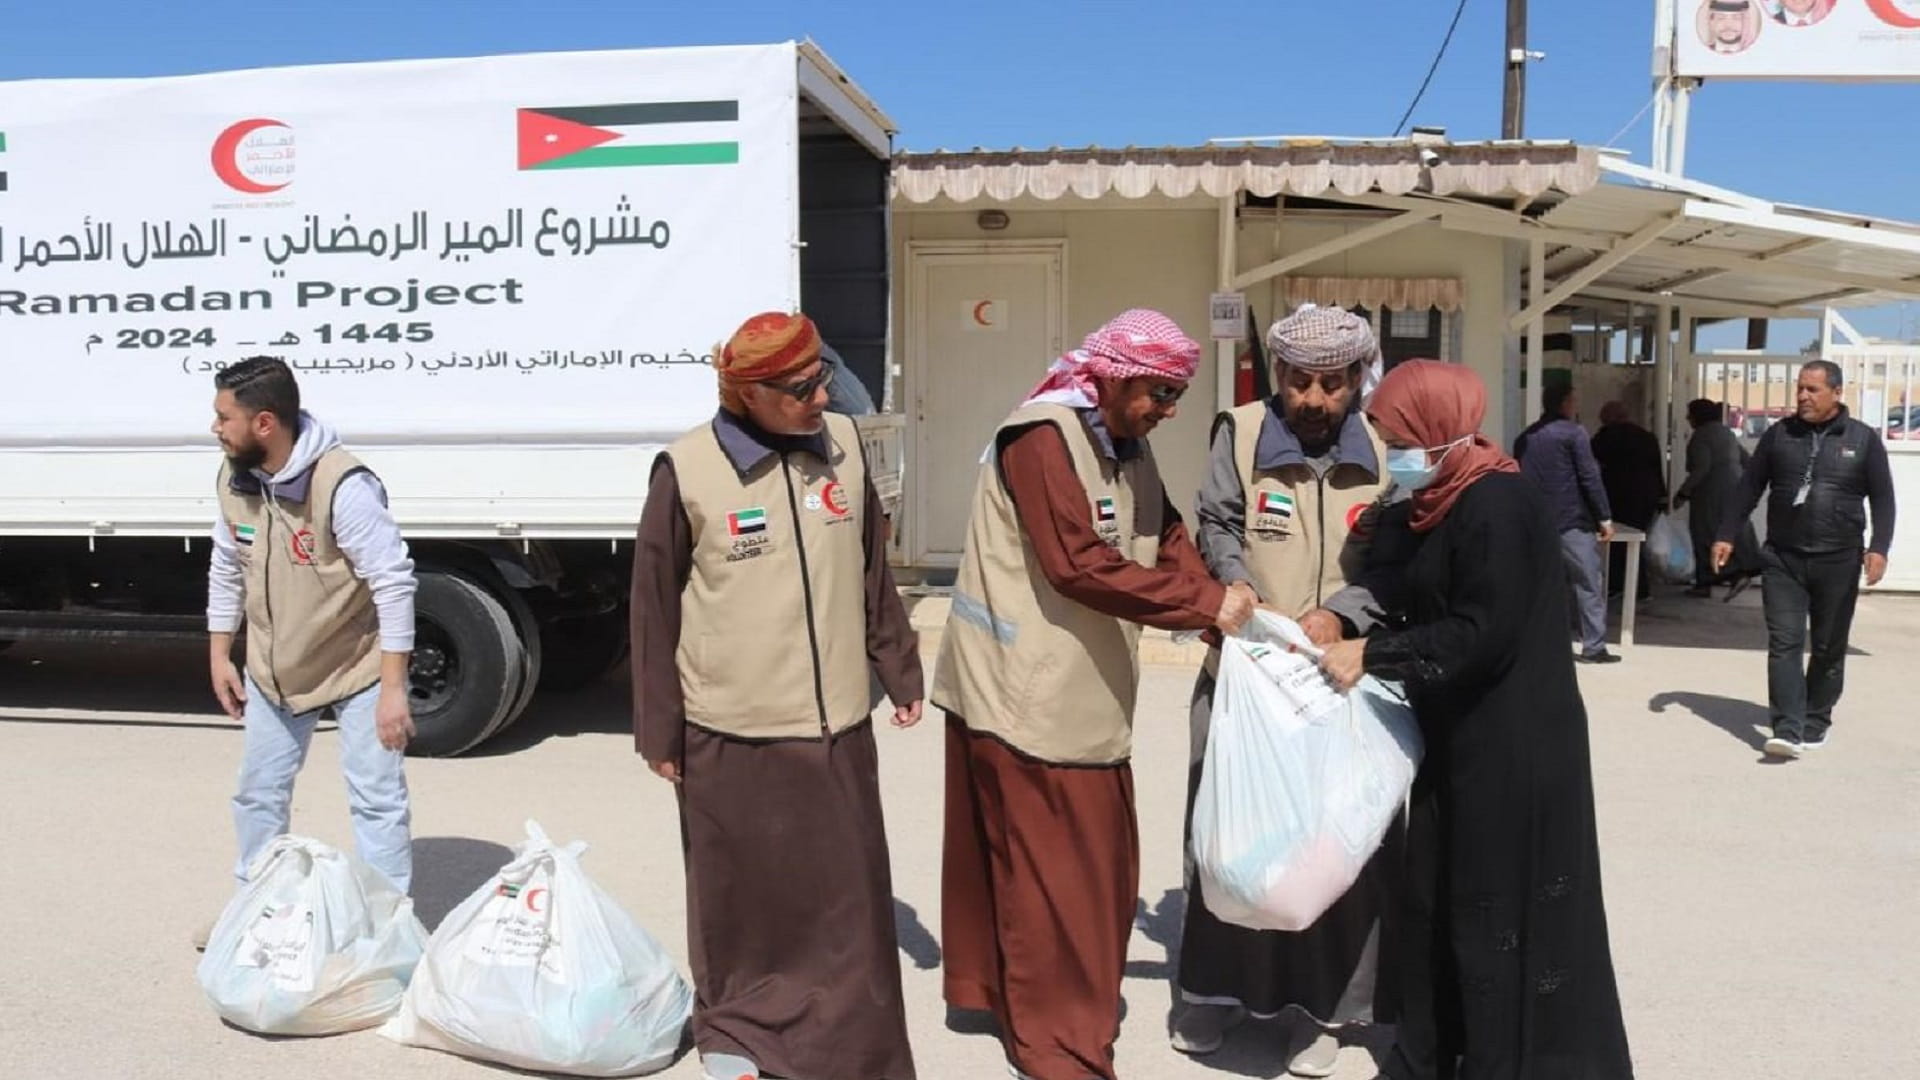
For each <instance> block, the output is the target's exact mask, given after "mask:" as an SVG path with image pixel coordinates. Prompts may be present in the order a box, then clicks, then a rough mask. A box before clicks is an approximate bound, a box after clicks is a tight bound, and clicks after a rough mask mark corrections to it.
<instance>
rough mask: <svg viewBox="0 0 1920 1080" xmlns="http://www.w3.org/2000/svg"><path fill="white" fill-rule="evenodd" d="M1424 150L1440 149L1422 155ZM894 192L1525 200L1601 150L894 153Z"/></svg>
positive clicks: (1294, 147)
mask: <svg viewBox="0 0 1920 1080" xmlns="http://www.w3.org/2000/svg"><path fill="white" fill-rule="evenodd" d="M1423 149H1430V150H1431V151H1432V152H1433V153H1434V154H1435V155H1437V160H1435V161H1434V162H1433V163H1432V164H1427V163H1423V162H1422V161H1421V159H1420V156H1421V153H1422V151H1423ZM893 182H894V190H895V192H896V193H897V194H898V195H899V196H900V197H902V198H904V199H906V200H907V201H908V202H911V203H927V202H932V201H934V200H935V199H940V198H945V199H950V200H952V201H954V202H961V203H965V202H973V201H974V200H977V199H991V200H993V201H996V202H1004V201H1008V200H1012V199H1017V198H1020V197H1022V196H1028V197H1031V198H1036V199H1043V200H1053V199H1060V198H1064V197H1066V196H1069V195H1071V196H1074V197H1076V198H1081V199H1097V198H1100V197H1102V196H1104V195H1107V194H1109V193H1112V194H1115V195H1119V196H1121V197H1123V198H1129V199H1138V198H1142V197H1144V196H1147V195H1153V194H1160V195H1165V196H1169V197H1172V198H1176V199H1183V198H1187V197H1189V196H1192V195H1195V194H1205V195H1208V196H1211V197H1214V198H1220V197H1224V196H1227V195H1232V194H1234V193H1235V192H1240V191H1246V192H1250V193H1252V194H1254V195H1259V196H1262V197H1272V196H1276V195H1296V196H1301V197H1307V198H1312V197H1315V196H1325V195H1329V194H1333V195H1348V196H1352V195H1363V194H1367V193H1370V192H1378V193H1381V194H1386V195H1407V194H1413V193H1421V194H1432V195H1464V196H1474V197H1481V198H1508V199H1531V198H1535V197H1538V196H1540V195H1544V194H1546V193H1548V192H1550V191H1557V192H1561V193H1563V194H1567V195H1577V194H1580V193H1582V192H1585V191H1587V190H1589V189H1591V188H1593V187H1594V186H1595V185H1597V184H1598V183H1599V182H1600V167H1599V162H1598V154H1597V153H1596V152H1595V151H1594V150H1593V149H1592V148H1591V147H1583V146H1575V145H1572V144H1566V143H1560V144H1536V143H1474V144H1440V145H1434V146H1431V147H1427V148H1423V147H1420V146H1414V145H1411V144H1407V143H1395V144H1391V145H1336V144H1330V143H1315V144H1306V145H1300V144H1290V145H1284V146H1237V147H1173V148H1166V149H1159V150H1133V149H1130V150H1100V149H1086V150H1039V151H1030V150H1010V151H985V150H975V151H969V152H962V153H948V152H945V151H940V152H935V153H928V154H911V153H909V154H900V155H898V156H896V157H895V158H894V167H893Z"/></svg>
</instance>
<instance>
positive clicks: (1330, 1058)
mask: <svg viewBox="0 0 1920 1080" xmlns="http://www.w3.org/2000/svg"><path fill="white" fill-rule="evenodd" d="M1293 1045H1294V1051H1293V1057H1292V1059H1291V1060H1289V1061H1288V1062H1287V1071H1288V1072H1290V1073H1292V1074H1293V1075H1295V1076H1312V1077H1323V1076H1332V1075H1333V1074H1334V1070H1336V1069H1337V1068H1339V1064H1340V1039H1339V1038H1338V1037H1337V1036H1335V1035H1334V1033H1333V1032H1331V1031H1326V1030H1323V1029H1322V1028H1320V1027H1319V1025H1317V1024H1314V1023H1313V1021H1311V1020H1307V1021H1304V1022H1303V1025H1302V1029H1301V1030H1300V1031H1299V1032H1298V1033H1297V1034H1295V1035H1294V1043H1293Z"/></svg>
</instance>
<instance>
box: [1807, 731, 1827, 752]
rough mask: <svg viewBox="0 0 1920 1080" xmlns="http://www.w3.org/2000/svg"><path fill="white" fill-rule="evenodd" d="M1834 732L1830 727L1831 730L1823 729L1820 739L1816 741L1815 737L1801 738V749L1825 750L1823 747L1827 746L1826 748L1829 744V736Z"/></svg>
mask: <svg viewBox="0 0 1920 1080" xmlns="http://www.w3.org/2000/svg"><path fill="white" fill-rule="evenodd" d="M1832 734H1833V732H1832V730H1831V729H1829V730H1827V731H1823V732H1821V733H1820V738H1819V739H1818V740H1817V741H1816V740H1813V739H1802V740H1800V749H1802V750H1823V749H1825V748H1826V745H1827V736H1829V735H1832Z"/></svg>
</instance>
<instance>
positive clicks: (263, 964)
mask: <svg viewBox="0 0 1920 1080" xmlns="http://www.w3.org/2000/svg"><path fill="white" fill-rule="evenodd" d="M426 945H427V930H426V927H424V926H422V925H420V920H419V919H418V918H417V917H415V916H414V913H413V901H411V900H409V899H407V898H406V897H405V896H402V895H401V894H400V893H399V891H398V890H396V889H395V888H394V887H393V885H392V884H391V883H389V882H388V881H387V879H386V878H385V877H383V876H382V875H381V874H380V872H379V871H377V870H375V869H373V868H372V867H370V866H368V865H367V864H366V863H363V862H361V861H360V860H359V859H358V858H356V857H355V856H353V855H349V854H347V853H345V852H341V851H337V850H335V849H333V848H331V847H329V846H327V845H326V844H323V843H321V842H320V841H318V840H310V839H308V838H306V837H301V836H281V837H277V838H276V839H275V840H274V841H273V843H271V844H269V845H267V848H266V850H264V851H262V852H261V853H260V854H259V855H258V856H256V857H255V858H254V860H253V863H252V865H250V866H249V867H248V868H247V884H246V885H245V886H243V887H242V888H241V890H240V892H239V893H238V894H236V895H235V896H234V898H233V900H232V901H230V902H229V903H228V904H227V907H226V910H225V911H224V912H222V913H221V915H220V921H219V922H217V923H215V924H214V927H213V933H212V936H210V937H209V938H208V939H207V950H206V953H205V954H204V955H202V956H201V958H200V967H199V970H198V972H197V974H198V976H199V979H200V987H201V989H203V990H205V991H206V993H207V998H208V999H209V1000H211V1001H212V1002H213V1007H214V1008H215V1009H216V1010H218V1011H219V1013H220V1015H221V1016H222V1017H224V1018H225V1019H226V1020H227V1021H228V1022H229V1023H232V1024H233V1025H235V1026H236V1027H242V1028H245V1029H247V1030H248V1031H257V1032H260V1033H262V1034H266V1035H333V1034H338V1033H339V1032H343V1031H356V1030H359V1029H360V1028H367V1027H372V1026H373V1025H375V1024H378V1023H380V1022H381V1021H382V1020H385V1019H387V1018H388V1017H389V1016H392V1015H393V1013H394V1010H396V1009H398V1008H399V1007H400V999H401V995H402V994H403V993H404V992H405V991H406V988H407V980H408V979H409V978H410V977H411V976H412V974H413V969H414V965H415V964H417V963H418V962H419V960H420V954H421V953H422V952H424V951H425V949H426Z"/></svg>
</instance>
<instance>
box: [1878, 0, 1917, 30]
mask: <svg viewBox="0 0 1920 1080" xmlns="http://www.w3.org/2000/svg"><path fill="white" fill-rule="evenodd" d="M1867 6H1868V7H1870V8H1872V9H1873V13H1874V14H1875V15H1877V16H1879V17H1880V21H1881V22H1883V23H1886V24H1887V25H1888V26H1897V27H1900V28H1901V29H1902V30H1920V15H1916V14H1913V13H1911V12H1908V11H1903V10H1901V8H1900V7H1899V6H1898V5H1897V4H1895V2H1894V0H1867Z"/></svg>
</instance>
